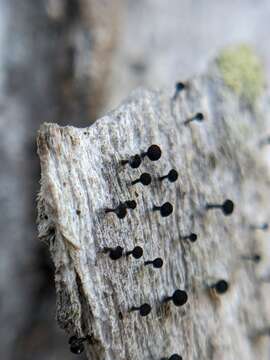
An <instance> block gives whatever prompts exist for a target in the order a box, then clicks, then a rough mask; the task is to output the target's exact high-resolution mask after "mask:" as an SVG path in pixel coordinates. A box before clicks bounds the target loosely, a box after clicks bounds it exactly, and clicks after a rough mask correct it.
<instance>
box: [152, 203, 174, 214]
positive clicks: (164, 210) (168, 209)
mask: <svg viewBox="0 0 270 360" xmlns="http://www.w3.org/2000/svg"><path fill="white" fill-rule="evenodd" d="M153 211H159V212H160V215H161V216H162V217H167V216H169V215H171V213H172V212H173V206H172V204H171V203H169V202H165V203H164V204H163V205H161V206H156V205H154V207H153Z"/></svg>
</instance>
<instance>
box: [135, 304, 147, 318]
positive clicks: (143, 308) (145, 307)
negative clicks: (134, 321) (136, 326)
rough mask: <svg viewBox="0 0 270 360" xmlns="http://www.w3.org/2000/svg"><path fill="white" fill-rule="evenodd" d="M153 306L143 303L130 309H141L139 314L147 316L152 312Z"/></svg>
mask: <svg viewBox="0 0 270 360" xmlns="http://www.w3.org/2000/svg"><path fill="white" fill-rule="evenodd" d="M151 310H152V308H151V306H150V305H149V304H142V305H141V306H139V307H135V306H133V307H132V308H131V309H130V311H139V314H140V315H141V316H147V315H148V314H150V312H151Z"/></svg>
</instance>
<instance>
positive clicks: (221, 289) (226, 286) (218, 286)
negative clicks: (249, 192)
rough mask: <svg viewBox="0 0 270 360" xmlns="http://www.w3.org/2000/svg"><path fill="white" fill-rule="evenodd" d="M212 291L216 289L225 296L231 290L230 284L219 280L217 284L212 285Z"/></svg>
mask: <svg viewBox="0 0 270 360" xmlns="http://www.w3.org/2000/svg"><path fill="white" fill-rule="evenodd" d="M210 288H211V289H214V290H215V291H216V292H217V293H218V294H220V295H222V294H225V293H226V292H227V291H228V289H229V283H228V282H227V281H226V280H219V281H217V282H216V283H215V284H213V285H211V287H210Z"/></svg>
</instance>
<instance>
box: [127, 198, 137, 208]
mask: <svg viewBox="0 0 270 360" xmlns="http://www.w3.org/2000/svg"><path fill="white" fill-rule="evenodd" d="M125 205H126V207H127V208H128V209H132V210H134V209H136V206H137V204H136V201H135V200H127V201H126V202H125Z"/></svg>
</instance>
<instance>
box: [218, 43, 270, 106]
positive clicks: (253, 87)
mask: <svg viewBox="0 0 270 360" xmlns="http://www.w3.org/2000/svg"><path fill="white" fill-rule="evenodd" d="M217 64H218V67H219V69H220V71H221V74H222V76H223V79H224V82H225V84H226V85H227V86H229V87H230V88H231V89H232V90H233V91H234V92H235V93H237V94H238V95H239V96H240V97H242V98H243V99H244V100H245V101H247V102H248V103H249V104H250V105H252V106H253V105H254V104H255V102H256V99H257V98H258V96H259V95H260V94H261V93H262V91H263V88H264V83H265V82H264V70H263V66H262V64H261V62H260V60H259V59H258V57H257V56H256V54H255V53H254V51H253V49H252V48H251V47H249V46H248V45H238V46H236V47H230V48H227V49H225V50H223V51H222V52H221V53H220V55H219V57H218V58H217Z"/></svg>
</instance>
